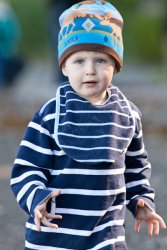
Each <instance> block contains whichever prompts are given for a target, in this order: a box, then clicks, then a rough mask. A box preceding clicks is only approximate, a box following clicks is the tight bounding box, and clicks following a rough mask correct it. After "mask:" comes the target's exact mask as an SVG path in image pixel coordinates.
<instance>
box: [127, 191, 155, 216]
mask: <svg viewBox="0 0 167 250" xmlns="http://www.w3.org/2000/svg"><path fill="white" fill-rule="evenodd" d="M140 199H143V200H144V203H145V204H146V205H147V206H148V207H149V209H150V210H152V211H153V212H154V211H155V204H154V201H152V200H151V199H149V198H147V197H144V196H138V197H136V198H134V199H132V200H131V201H130V202H129V204H128V206H127V208H128V209H129V210H130V212H131V213H132V214H133V216H134V217H136V212H137V203H138V200H140Z"/></svg>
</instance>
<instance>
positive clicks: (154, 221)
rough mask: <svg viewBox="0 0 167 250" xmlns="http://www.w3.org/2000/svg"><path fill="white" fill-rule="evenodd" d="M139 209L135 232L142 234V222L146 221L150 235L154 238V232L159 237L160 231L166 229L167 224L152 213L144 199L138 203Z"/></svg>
mask: <svg viewBox="0 0 167 250" xmlns="http://www.w3.org/2000/svg"><path fill="white" fill-rule="evenodd" d="M137 205H138V207H137V215H136V222H135V231H136V232H137V233H139V232H140V226H141V222H142V221H145V222H146V224H147V226H148V235H149V236H152V235H153V232H154V235H156V236H157V235H159V229H160V228H162V229H166V224H165V222H164V220H163V219H162V217H161V216H159V215H158V214H157V213H155V212H153V211H151V210H150V209H149V207H148V206H147V205H146V204H145V203H144V200H143V199H140V200H139V201H138V204H137Z"/></svg>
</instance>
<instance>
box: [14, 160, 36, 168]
mask: <svg viewBox="0 0 167 250" xmlns="http://www.w3.org/2000/svg"><path fill="white" fill-rule="evenodd" d="M14 164H20V165H24V166H30V167H37V166H36V165H34V164H32V163H31V162H29V161H25V160H22V159H18V158H17V159H16V160H15V161H14Z"/></svg>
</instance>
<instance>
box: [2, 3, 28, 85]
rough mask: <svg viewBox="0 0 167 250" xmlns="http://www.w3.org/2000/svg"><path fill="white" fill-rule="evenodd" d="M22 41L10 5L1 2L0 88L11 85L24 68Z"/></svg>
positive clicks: (17, 22) (17, 23)
mask: <svg viewBox="0 0 167 250" xmlns="http://www.w3.org/2000/svg"><path fill="white" fill-rule="evenodd" d="M20 41H21V28H20V24H19V21H18V19H17V17H16V15H15V13H14V11H13V9H12V8H11V6H10V5H9V3H7V2H6V1H1V0H0V87H7V86H9V85H11V84H12V83H13V81H14V79H15V77H16V76H17V74H18V73H19V72H20V70H21V69H22V68H23V61H22V59H21V58H20V57H19V47H20Z"/></svg>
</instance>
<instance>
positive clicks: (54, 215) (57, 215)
mask: <svg viewBox="0 0 167 250" xmlns="http://www.w3.org/2000/svg"><path fill="white" fill-rule="evenodd" d="M46 218H48V219H62V218H63V217H62V215H60V214H50V213H48V214H47V215H46Z"/></svg>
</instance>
